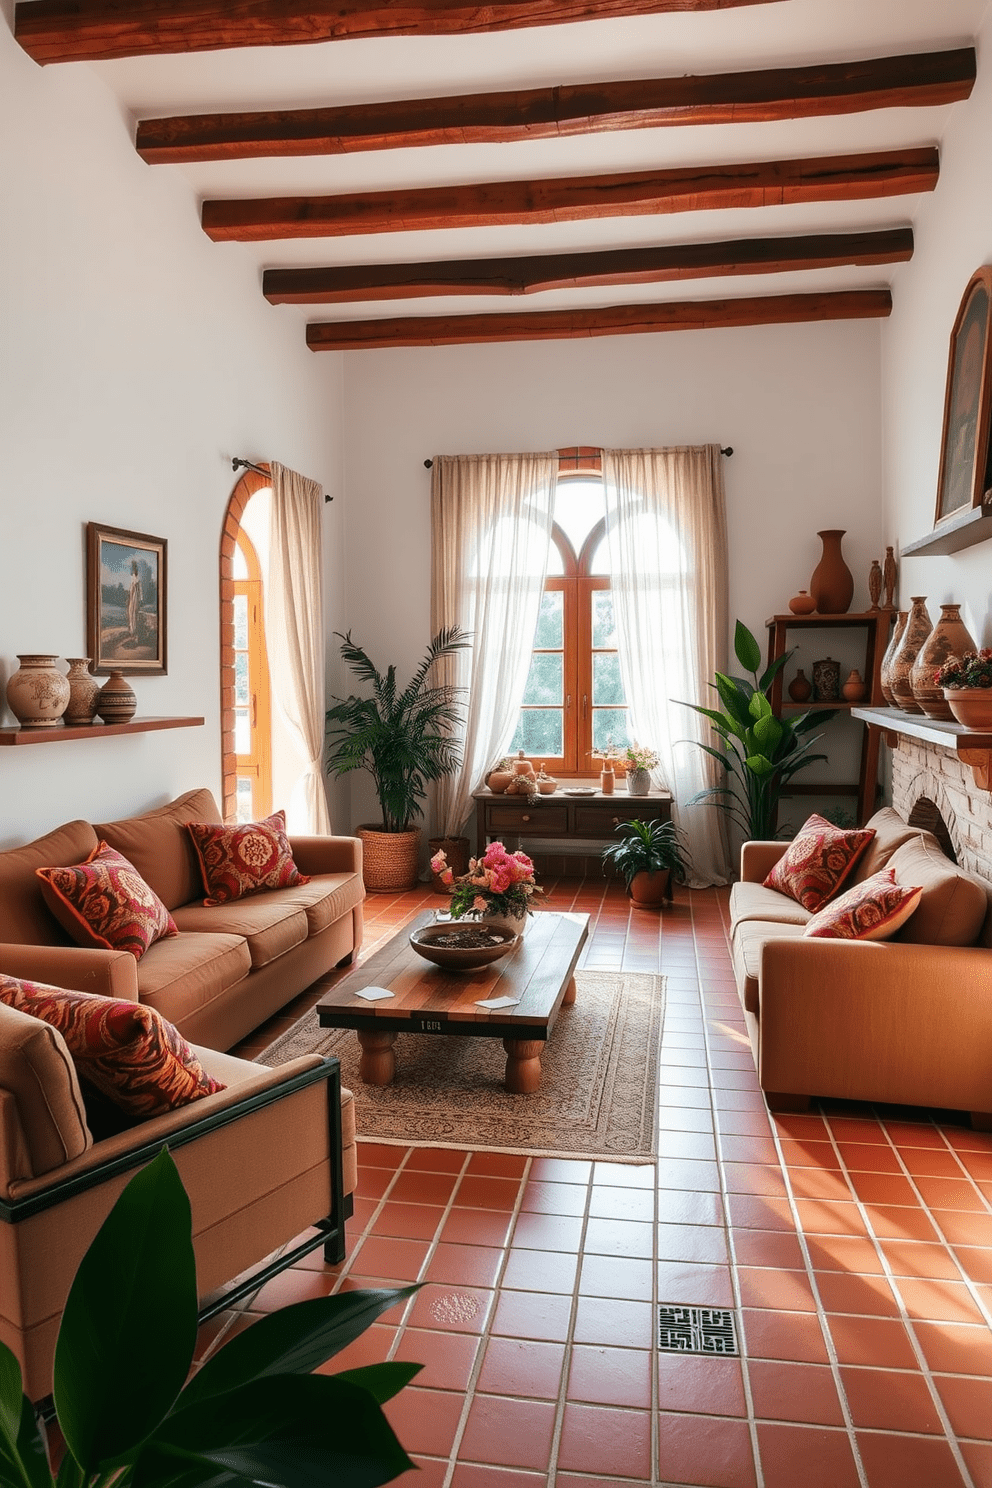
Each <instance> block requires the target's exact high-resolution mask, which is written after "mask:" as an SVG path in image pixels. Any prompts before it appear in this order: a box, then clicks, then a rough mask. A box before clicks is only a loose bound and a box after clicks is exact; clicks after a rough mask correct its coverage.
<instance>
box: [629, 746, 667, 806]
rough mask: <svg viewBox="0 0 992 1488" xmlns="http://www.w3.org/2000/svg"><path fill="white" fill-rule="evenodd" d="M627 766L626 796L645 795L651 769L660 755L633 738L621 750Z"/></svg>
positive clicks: (649, 786)
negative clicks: (631, 741)
mask: <svg viewBox="0 0 992 1488" xmlns="http://www.w3.org/2000/svg"><path fill="white" fill-rule="evenodd" d="M623 758H624V763H625V765H626V767H627V794H628V796H646V795H647V794H648V792H649V791H650V789H651V771H652V770H653V769H654V767H655V765H657V764H658V763H659V762H660V759H661V756H660V755H659V754H658V753H657V752H656V751H655V750H654V749H648V748H647V747H646V746H644V745H642V744H638V743H637V741H636V740H635V741H634V742H633V743H632V744H628V745H627V747H626V749H625V750H624V752H623Z"/></svg>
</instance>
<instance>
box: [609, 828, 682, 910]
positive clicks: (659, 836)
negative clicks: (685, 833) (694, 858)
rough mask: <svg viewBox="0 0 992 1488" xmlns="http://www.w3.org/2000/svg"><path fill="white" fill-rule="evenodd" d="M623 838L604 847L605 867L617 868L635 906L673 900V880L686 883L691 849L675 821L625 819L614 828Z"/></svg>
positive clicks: (650, 906) (646, 906)
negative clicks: (684, 841) (684, 840)
mask: <svg viewBox="0 0 992 1488" xmlns="http://www.w3.org/2000/svg"><path fill="white" fill-rule="evenodd" d="M614 830H615V831H617V832H618V833H619V834H620V837H621V841H619V842H611V843H609V844H608V846H606V847H604V848H603V850H602V854H601V856H602V859H603V867H604V870H605V869H606V867H613V868H616V869H618V870H619V871H620V872H621V873H622V874H623V876H624V879H625V881H626V884H627V893H628V894H629V895H630V897H631V900H632V902H633V905H634V908H635V909H660V908H661V906H662V904H663V903H664V902H665V901H666V900H667V901H668V902H669V903H671V899H672V883H673V882H674V883H685V881H686V878H687V876H688V870H689V868H690V866H691V859H690V857H689V852H688V850H687V848H686V847H685V845H684V844H683V842H682V839H681V837H680V836H679V832H678V828H677V827H676V825H675V823H674V822H673V821H660V820H658V819H657V818H654V819H652V820H650V821H622V822H619V823H618V824H617V826H616V827H615V829H614Z"/></svg>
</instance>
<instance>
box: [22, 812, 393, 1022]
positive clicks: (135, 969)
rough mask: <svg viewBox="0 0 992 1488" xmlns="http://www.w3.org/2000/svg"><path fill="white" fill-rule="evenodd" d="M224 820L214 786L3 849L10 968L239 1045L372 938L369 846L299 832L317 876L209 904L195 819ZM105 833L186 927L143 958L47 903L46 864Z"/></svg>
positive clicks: (303, 861)
mask: <svg viewBox="0 0 992 1488" xmlns="http://www.w3.org/2000/svg"><path fill="white" fill-rule="evenodd" d="M188 821H210V822H219V821H220V814H219V812H218V810H217V805H216V802H215V801H214V798H213V796H212V795H211V794H210V792H209V791H208V790H195V791H188V792H187V793H186V794H185V795H183V796H180V797H179V798H178V799H177V800H175V801H171V802H170V803H169V804H168V805H167V806H162V807H160V808H158V809H157V810H155V811H149V812H146V813H145V814H144V815H142V816H135V817H129V818H126V819H124V820H121V821H114V822H100V823H97V824H95V825H92V824H90V823H89V822H85V821H74V822H69V823H67V824H66V825H65V826H62V827H58V828H57V829H56V830H55V831H54V832H49V833H48V834H47V835H46V836H44V837H40V838H38V839H37V840H36V841H34V842H29V843H27V844H26V845H25V846H24V847H19V848H14V849H12V850H10V851H8V852H2V853H0V971H2V972H6V973H7V974H8V975H10V976H18V977H26V978H30V979H32V980H34V981H42V982H48V983H51V984H52V985H55V986H65V987H70V988H74V989H77V990H79V991H84V992H85V991H95V990H97V983H98V982H99V984H100V985H99V990H101V991H103V992H105V993H106V994H107V995H111V996H114V997H129V998H134V999H137V1000H140V1001H141V1002H146V1003H148V1004H149V1006H151V1007H154V1008H155V1009H157V1011H158V1012H160V1013H161V1014H162V1016H163V1017H164V1018H167V1019H168V1020H169V1022H170V1023H174V1024H175V1025H176V1027H177V1028H178V1029H179V1030H180V1032H181V1033H182V1034H183V1035H184V1036H185V1037H186V1038H187V1039H189V1041H190V1042H191V1043H194V1044H206V1045H208V1046H209V1047H210V1048H212V1049H229V1048H230V1047H231V1045H232V1044H235V1043H237V1042H238V1040H239V1039H242V1038H244V1037H245V1035H246V1034H248V1033H250V1032H251V1030H252V1029H254V1028H257V1027H258V1025H259V1024H260V1023H263V1022H264V1021H265V1019H266V1018H269V1017H271V1015H272V1014H273V1013H275V1012H277V1011H278V1010H279V1008H281V1007H283V1006H285V1004H286V1003H287V1002H289V1001H291V1000H292V999H293V998H294V997H296V996H297V994H298V993H300V992H302V991H303V990H304V989H305V988H306V987H308V986H310V984H311V983H312V982H315V981H316V980H317V978H318V977H320V976H322V975H323V974H324V973H325V972H327V971H329V970H330V969H331V968H332V967H334V966H337V965H340V964H342V963H344V962H346V961H348V960H351V959H353V958H354V957H355V955H356V954H357V952H358V950H359V947H360V946H361V943H362V925H363V921H362V901H363V899H364V897H365V889H364V885H363V883H362V858H361V854H362V846H361V842H360V841H359V840H358V839H357V838H354V837H291V838H290V844H291V846H292V849H293V857H294V860H295V861H296V864H297V866H298V867H299V869H300V871H301V872H303V873H306V874H309V875H311V878H312V881H311V882H310V883H309V884H306V885H301V886H299V887H297V888H287V889H276V890H273V891H271V892H267V893H260V894H254V895H251V896H250V897H248V898H246V899H241V900H238V901H236V902H235V903H233V904H226V905H223V906H220V907H218V908H215V909H205V908H204V906H203V903H202V900H203V895H204V890H203V884H202V879H201V876H200V869H199V865H198V862H197V858H196V853H195V851H194V849H193V845H192V843H191V841H190V836H189V833H188V832H187V831H186V829H185V826H184V823H185V822H188ZM100 840H103V841H104V842H107V843H109V845H110V846H111V847H114V848H116V849H117V851H118V852H121V853H123V854H124V856H125V857H126V858H129V859H130V861H131V862H132V863H133V864H134V866H135V868H136V869H137V870H138V872H139V873H140V874H141V876H142V878H143V879H144V880H145V881H146V883H148V884H150V885H151V887H152V888H153V889H154V890H155V892H156V893H157V894H158V896H159V898H160V899H161V900H162V901H163V902H164V904H165V905H166V907H167V908H168V909H169V910H170V911H171V913H172V916H173V919H174V920H175V922H176V924H177V926H178V927H179V931H180V934H179V935H178V936H176V937H174V938H172V939H168V940H160V941H157V942H156V943H155V944H154V945H153V946H151V947H150V948H149V950H148V951H146V952H145V954H144V956H142V958H141V960H140V961H138V962H136V961H135V959H134V957H133V956H132V955H131V954H130V953H129V952H127V951H101V950H89V949H82V948H80V947H77V946H73V945H72V944H71V942H70V940H69V937H68V936H67V935H66V933H65V931H64V930H62V928H61V927H60V926H59V924H58V923H57V921H56V920H55V918H54V916H53V915H52V914H51V913H50V912H49V910H48V909H47V908H46V906H45V903H44V901H43V899H42V897H41V893H40V890H39V886H38V879H37V878H36V876H35V869H36V868H46V867H63V866H67V865H69V864H72V863H79V862H82V861H83V859H85V858H86V857H87V856H88V854H89V853H90V852H92V850H93V848H94V847H96V845H97V843H98V842H99V841H100Z"/></svg>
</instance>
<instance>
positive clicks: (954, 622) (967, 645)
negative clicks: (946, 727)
mask: <svg viewBox="0 0 992 1488" xmlns="http://www.w3.org/2000/svg"><path fill="white" fill-rule="evenodd" d="M977 649H978V648H977V646H976V645H975V642H974V641H973V640H972V638H971V635H970V634H969V631H968V627H967V626H966V625H965V623H964V621H963V620H962V619H961V606H960V605H957V604H942V605H941V607H940V618H939V619H938V621H937V624H936V625H935V626H934V628H933V630H932V631H931V632H930V634H929V635H928V636H927V638H926V640H925V641H924V643H923V645H922V646H921V647H920V650H919V652H918V654H917V657H916V660H915V661H914V663H913V670H912V671H911V672H910V674H909V685H910V687H911V688H912V689H913V696H914V698H915V699H916V701H917V702H918V703H919V705H920V707H921V708H922V709H923V711H924V713H925V714H926V715H927V717H928V718H939V719H941V720H942V722H944V723H949V722H950V720H951V719H952V718H953V717H954V714H953V713H952V712H951V709H950V705H949V703H948V701H947V699H946V698H945V697H944V689H943V688H942V687H939V686H938V685H937V683H936V682H935V681H934V680H933V676H934V672H936V670H937V668H938V667H941V666H943V664H944V662H945V661H950V659H951V657H952V656H963V655H964V653H965V652H966V651H976V650H977Z"/></svg>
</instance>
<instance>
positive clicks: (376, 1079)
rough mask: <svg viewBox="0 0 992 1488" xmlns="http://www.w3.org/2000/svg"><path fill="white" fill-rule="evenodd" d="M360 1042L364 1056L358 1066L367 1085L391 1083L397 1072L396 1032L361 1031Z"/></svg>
mask: <svg viewBox="0 0 992 1488" xmlns="http://www.w3.org/2000/svg"><path fill="white" fill-rule="evenodd" d="M358 1042H359V1043H360V1044H361V1046H362V1058H361V1063H360V1064H359V1066H358V1068H359V1070H360V1071H361V1076H362V1079H363V1080H364V1081H365V1083H366V1085H389V1084H391V1083H392V1079H393V1076H394V1075H395V1073H396V1057H395V1055H394V1054H393V1045H394V1044H395V1042H396V1035H395V1033H365V1032H364V1031H360V1032H359V1035H358Z"/></svg>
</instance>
